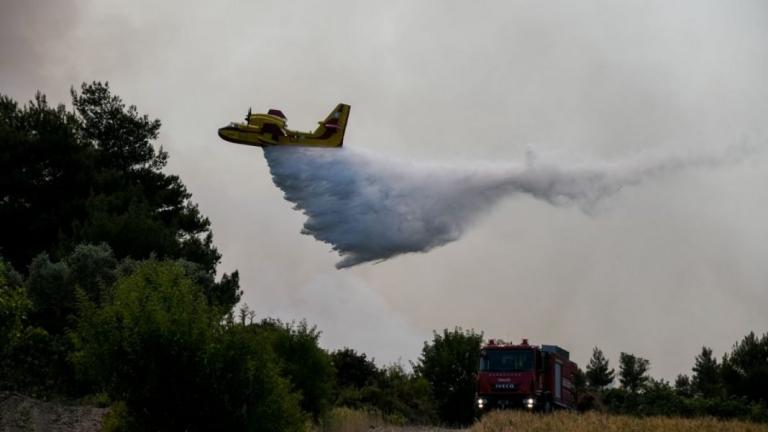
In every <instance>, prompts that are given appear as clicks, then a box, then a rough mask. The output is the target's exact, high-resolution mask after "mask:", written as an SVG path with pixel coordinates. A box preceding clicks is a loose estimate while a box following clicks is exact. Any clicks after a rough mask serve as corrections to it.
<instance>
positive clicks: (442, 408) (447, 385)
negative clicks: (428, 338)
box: [415, 327, 483, 424]
mask: <svg viewBox="0 0 768 432" xmlns="http://www.w3.org/2000/svg"><path fill="white" fill-rule="evenodd" d="M482 340H483V335H482V333H475V331H474V330H463V329H461V328H459V327H456V328H454V329H453V330H452V331H449V330H448V329H445V330H443V333H442V334H438V333H437V332H434V333H433V337H432V342H431V343H430V342H424V347H423V348H422V350H421V356H420V357H419V361H418V363H417V364H416V366H415V370H416V372H417V373H418V374H419V375H421V376H423V377H424V378H426V380H427V381H428V382H429V384H430V387H431V390H432V398H433V399H434V400H435V404H436V406H437V413H438V416H439V418H440V419H441V420H442V421H443V422H445V423H448V424H468V423H471V422H472V420H473V418H474V397H475V376H476V373H477V369H478V366H479V364H480V344H481V343H482Z"/></svg>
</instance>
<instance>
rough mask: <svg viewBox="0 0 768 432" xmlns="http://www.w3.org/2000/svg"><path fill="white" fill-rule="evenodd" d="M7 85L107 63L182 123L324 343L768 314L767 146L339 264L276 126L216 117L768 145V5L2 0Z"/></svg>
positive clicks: (690, 339) (261, 257)
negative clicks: (275, 174) (410, 248)
mask: <svg viewBox="0 0 768 432" xmlns="http://www.w3.org/2000/svg"><path fill="white" fill-rule="evenodd" d="M0 3H1V5H0V6H1V7H2V9H1V10H0V12H1V13H0V92H2V93H5V94H8V95H10V96H12V97H14V98H17V99H19V100H21V101H26V100H28V99H30V98H31V97H32V95H33V94H34V91H35V90H37V89H39V90H41V91H42V92H44V93H46V94H47V95H48V97H49V100H50V101H51V102H67V103H68V102H69V88H70V86H72V85H75V86H78V85H79V83H81V82H83V81H91V80H102V81H104V80H107V81H109V82H110V85H111V86H112V88H113V90H114V92H115V93H116V94H118V95H120V96H121V97H123V99H124V100H125V101H126V102H127V103H129V104H135V105H137V106H138V108H139V111H141V112H145V113H148V114H149V115H150V116H153V117H157V118H160V119H161V120H162V122H163V127H162V130H161V136H160V139H159V141H158V144H160V145H162V146H163V147H164V148H165V149H166V150H167V151H168V152H169V153H170V164H169V167H168V171H169V172H173V173H177V174H179V175H180V176H181V178H182V180H183V181H184V183H185V184H186V185H187V186H188V187H189V189H190V191H191V192H192V194H193V200H194V201H195V202H197V203H198V204H199V205H200V209H201V210H202V212H203V213H204V214H205V215H207V216H208V217H210V219H211V221H212V224H213V231H214V235H215V242H216V244H217V246H218V247H219V249H220V251H221V252H222V253H223V255H224V259H223V262H222V265H221V270H223V271H231V270H233V269H239V270H240V274H241V283H242V287H243V289H244V291H245V297H244V300H245V301H247V303H248V304H249V305H250V307H251V308H253V309H254V310H256V311H257V313H259V314H260V316H274V317H279V318H283V319H287V320H290V319H299V318H307V319H308V320H309V321H310V323H313V324H317V325H318V327H319V328H320V329H321V330H323V332H324V333H323V337H322V343H323V344H324V345H325V346H327V347H331V348H336V347H341V346H350V347H353V348H356V349H358V350H361V351H364V352H367V353H368V354H369V355H371V356H374V357H375V358H376V359H377V361H378V362H379V363H387V362H391V361H395V360H397V359H398V358H400V359H402V360H403V361H408V360H415V359H416V357H417V356H418V353H419V351H420V349H421V345H422V343H423V341H424V340H426V339H428V338H430V336H431V331H432V330H433V329H442V328H445V327H453V326H462V327H465V328H475V329H477V330H482V331H484V332H485V335H486V336H487V337H500V338H504V339H507V340H518V339H520V338H522V337H527V338H529V339H530V340H531V342H533V343H537V344H539V343H547V344H558V345H561V346H563V347H565V348H566V349H568V350H570V351H571V353H572V354H573V357H574V359H575V360H576V361H577V362H578V363H579V364H580V365H582V366H583V365H584V364H585V363H586V360H587V359H588V357H589V355H590V354H591V349H592V346H594V345H598V346H600V347H601V348H603V350H604V351H605V352H606V354H607V355H608V356H609V357H610V358H611V360H612V362H613V363H614V364H616V363H617V361H618V356H619V352H621V351H625V352H632V353H635V354H637V355H640V356H643V357H647V358H648V359H650V360H651V366H652V370H651V373H652V375H654V376H656V377H664V378H667V379H671V378H674V376H675V375H676V374H677V373H681V372H682V373H690V367H691V365H692V363H693V358H694V356H695V355H696V354H697V353H698V352H699V350H700V348H701V346H702V345H708V346H711V347H712V348H714V350H715V353H716V354H717V355H718V356H720V355H722V353H723V352H724V351H726V350H728V349H729V348H730V346H731V345H732V344H733V343H734V342H735V341H737V340H738V339H740V338H741V337H742V336H743V335H745V334H746V333H748V332H749V331H751V330H754V331H756V332H758V333H763V332H766V331H768V314H766V312H765V311H766V310H768V260H767V258H768V225H766V221H768V157H766V155H765V153H764V152H763V153H761V152H758V153H756V154H754V155H753V156H751V157H750V158H749V159H748V160H747V161H745V162H743V163H740V164H735V165H730V166H725V167H719V168H712V169H699V170H690V171H685V172H681V173H679V174H677V175H667V176H663V177H661V178H657V179H654V180H652V181H647V182H644V183H643V184H641V185H638V186H636V187H630V188H626V189H625V190H623V191H622V192H621V193H620V194H618V195H617V196H615V197H613V198H611V199H610V200H609V201H607V202H606V203H605V205H603V206H601V208H600V209H599V211H597V212H596V213H595V214H593V215H585V214H584V213H582V212H581V211H579V209H578V208H570V207H566V208H558V207H552V206H550V205H548V204H546V203H542V202H540V201H536V200H533V199H531V198H530V197H525V196H518V197H512V198H510V199H508V200H506V201H504V202H503V203H502V204H501V205H500V206H498V207H496V208H495V209H494V210H493V211H492V212H491V213H490V214H489V215H487V216H486V217H484V218H483V219H482V220H481V221H480V223H478V224H477V225H476V226H475V227H474V228H473V229H472V230H470V232H469V233H468V234H467V235H466V236H465V237H464V238H462V239H461V240H459V241H458V242H454V243H451V244H448V245H447V246H445V247H442V248H439V249H436V250H433V251H431V252H429V253H428V254H411V255H405V256H400V257H396V258H394V259H392V260H389V261H386V262H384V263H380V264H376V265H371V264H365V265H361V266H358V267H354V268H351V269H347V270H342V271H339V270H336V269H335V268H334V264H335V262H337V261H338V256H337V255H336V254H334V253H333V252H331V251H330V247H329V246H328V245H326V244H322V243H319V242H317V241H315V240H314V239H313V238H311V237H309V236H303V235H301V234H300V229H301V226H302V224H303V222H304V217H303V216H302V215H301V214H300V213H298V212H296V211H293V210H292V209H291V204H290V203H288V202H286V201H285V200H283V198H282V193H281V192H280V191H279V190H278V189H277V188H276V187H275V186H274V185H273V183H272V181H271V178H270V175H269V172H268V170H267V166H266V163H265V161H264V157H263V155H262V151H261V149H258V148H254V147H246V146H237V145H232V144H229V143H226V142H224V141H221V140H220V139H218V137H217V136H216V129H217V128H218V127H220V126H222V125H224V124H226V123H228V122H230V121H234V120H239V119H241V118H242V116H243V115H244V114H245V112H246V111H247V109H248V107H253V110H254V112H262V111H266V110H267V109H268V108H280V109H282V110H283V112H285V113H286V115H287V116H288V123H289V126H291V127H293V128H297V129H300V130H309V129H312V128H314V125H315V122H316V121H317V120H320V119H322V118H324V117H325V115H326V114H327V113H328V112H329V111H330V110H331V109H332V108H333V107H334V106H335V105H336V104H337V103H339V102H345V103H348V104H351V105H352V113H351V117H350V123H349V127H348V129H347V135H346V139H345V146H348V147H354V148H360V149H366V150H369V151H372V152H378V153H381V154H384V155H387V156H392V157H397V158H401V159H407V160H413V161H425V162H431V161H453V162H460V161H466V160H475V161H495V162H503V161H510V162H518V161H520V160H522V159H523V158H524V156H525V149H526V146H528V145H533V146H534V147H535V148H537V149H540V150H542V151H545V152H555V153H560V154H565V155H569V157H572V158H574V160H575V159H586V160H597V161H602V160H609V161H610V160H623V159H626V158H631V157H634V156H636V155H637V154H639V153H643V152H666V151H669V152H678V153H679V152H683V153H685V152H688V153H696V152H699V151H704V150H716V149H723V148H726V147H728V146H732V145H736V144H740V143H744V142H748V143H750V144H752V145H753V146H757V147H759V148H762V147H765V146H766V143H768V140H767V139H768V130H767V128H766V125H768V3H766V2H764V1H749V0H743V1H738V2H724V1H704V0H691V1H623V2H618V1H613V0H610V1H609V0H604V1H547V2H541V1H533V0H532V1H487V2H466V1H386V2H358V1H323V2H312V1H307V2H298V1H248V2H246V1H243V2H234V1H230V2H197V3H196V2H188V1H184V2H181V1H178V2H171V1H167V2H155V1H131V2H123V1H103V0H98V1H96V0H92V1H71V2H52V1H51V2H43V1H24V0H18V1H13V0H0Z"/></svg>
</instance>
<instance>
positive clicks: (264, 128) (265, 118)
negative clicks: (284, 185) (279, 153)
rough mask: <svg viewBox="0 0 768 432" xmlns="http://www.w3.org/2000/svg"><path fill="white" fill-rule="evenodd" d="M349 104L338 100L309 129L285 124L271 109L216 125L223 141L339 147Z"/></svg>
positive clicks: (261, 145)
mask: <svg viewBox="0 0 768 432" xmlns="http://www.w3.org/2000/svg"><path fill="white" fill-rule="evenodd" d="M349 110H350V106H349V105H346V104H338V105H337V106H336V108H335V109H334V110H333V111H331V113H330V114H328V117H326V118H325V120H323V121H320V122H318V126H317V128H316V129H315V130H314V131H312V132H298V131H294V130H290V129H288V128H287V124H286V117H285V114H283V112H282V111H280V110H276V109H271V110H269V111H268V112H267V113H266V114H251V110H250V109H249V110H248V114H247V115H246V116H245V123H230V124H229V125H228V126H224V127H223V128H220V129H219V137H221V139H223V140H225V141H229V142H233V143H237V144H245V145H252V146H258V147H270V146H299V147H341V146H342V145H343V144H344V132H345V130H346V128H347V119H348V118H349Z"/></svg>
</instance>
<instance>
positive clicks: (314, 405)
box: [249, 319, 334, 420]
mask: <svg viewBox="0 0 768 432" xmlns="http://www.w3.org/2000/svg"><path fill="white" fill-rule="evenodd" d="M249 328H250V329H251V330H252V331H254V332H256V333H258V334H262V335H264V340H265V341H266V342H267V343H269V344H270V347H271V349H272V350H273V351H274V353H275V354H276V356H277V359H278V362H279V364H280V370H281V372H282V373H283V374H284V375H285V377H286V378H287V379H288V381H289V382H290V383H291V385H292V386H293V388H294V389H296V390H297V391H298V393H299V394H300V395H301V399H300V404H301V408H302V409H303V410H304V411H306V412H307V413H309V414H311V415H312V416H313V417H314V419H315V420H319V419H320V418H322V417H323V415H325V414H326V413H327V412H328V410H329V409H330V408H331V405H332V404H333V400H332V398H333V378H334V369H333V365H332V364H331V358H330V356H329V355H328V353H327V352H326V351H325V350H323V349H322V348H320V346H319V345H318V340H319V339H320V331H318V330H317V328H316V327H310V326H309V325H308V324H307V322H306V321H303V320H302V321H300V322H298V323H284V322H282V321H280V320H275V319H265V320H263V321H262V322H261V323H259V324H256V325H250V326H249Z"/></svg>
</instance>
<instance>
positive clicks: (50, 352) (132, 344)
mask: <svg viewBox="0 0 768 432" xmlns="http://www.w3.org/2000/svg"><path fill="white" fill-rule="evenodd" d="M72 105H73V107H74V110H73V111H67V110H66V109H65V108H64V107H63V106H61V105H60V106H57V107H55V108H54V107H50V106H49V105H48V104H47V102H46V100H45V97H44V96H43V95H40V94H38V95H37V96H36V97H35V100H34V101H32V102H30V103H29V104H27V105H26V106H23V107H20V106H19V105H18V104H17V103H16V102H14V101H13V100H11V99H10V98H7V97H5V96H2V95H0V390H12V391H20V392H24V393H27V394H31V395H33V396H37V397H42V398H49V397H55V398H61V397H67V398H82V399H84V400H89V401H98V402H99V403H101V404H103V405H110V406H111V407H112V409H111V411H110V414H109V415H108V417H107V418H106V419H105V422H104V430H106V431H125V430H128V431H132V430H164V431H176V430H178V431H181V430H185V431H203V430H228V431H229V430H231V431H238V430H242V431H246V430H247V431H254V430H268V431H299V430H306V428H307V425H308V424H309V423H315V424H319V425H323V424H326V423H327V421H328V413H329V411H331V409H332V408H334V407H348V408H353V409H357V410H361V411H369V412H372V413H375V414H376V415H377V416H380V417H382V418H385V419H386V420H387V421H389V422H390V423H400V424H443V425H462V424H468V423H471V422H472V421H473V420H474V417H475V414H476V413H475V411H474V409H475V408H474V407H475V404H474V396H475V378H476V372H477V368H478V364H479V358H480V345H481V342H482V334H481V333H476V332H475V331H474V330H463V329H461V328H455V329H453V330H448V329H446V330H443V331H442V333H438V332H435V333H434V334H433V337H432V340H431V341H427V342H425V343H424V346H423V349H422V352H421V356H420V357H419V359H418V361H417V362H416V363H415V364H412V365H411V366H412V367H411V368H407V367H404V366H403V365H400V364H393V365H385V366H378V365H377V364H376V363H375V362H374V361H373V360H372V359H369V358H367V356H366V355H365V354H364V353H358V352H356V351H355V350H353V349H350V348H345V349H342V350H338V351H333V352H328V351H326V350H324V349H323V348H321V347H320V343H319V342H320V341H319V339H320V335H321V333H320V331H319V330H318V329H317V328H315V327H312V326H310V325H309V324H308V323H306V322H304V321H301V322H298V323H285V322H281V321H279V320H275V319H261V320H256V319H255V314H254V313H253V312H252V311H250V310H249V309H248V308H247V306H243V307H241V308H240V309H239V312H235V310H234V306H235V305H236V304H237V303H238V301H239V300H240V294H241V292H240V288H239V280H238V274H237V272H234V273H233V274H231V275H226V274H225V275H223V276H222V277H221V278H220V279H219V280H216V266H217V264H218V262H219V259H220V255H219V253H218V251H217V250H216V248H215V247H214V246H213V243H212V233H211V231H210V223H209V222H208V220H207V219H206V218H205V217H204V216H202V215H201V214H200V212H199V210H198V209H197V207H196V206H195V205H194V204H193V203H192V202H191V201H190V194H189V192H187V190H186V188H185V186H184V185H183V183H182V182H181V180H180V179H179V178H178V177H176V176H173V175H169V174H166V173H164V172H163V168H164V167H165V165H166V163H167V158H168V156H167V154H166V153H165V152H164V151H163V150H162V149H156V148H155V147H154V146H153V143H154V140H155V139H156V138H157V137H158V133H159V128H160V122H159V121H158V120H151V119H149V118H148V117H147V116H146V115H140V114H139V113H138V111H137V109H136V108H135V107H133V106H130V107H126V106H125V105H124V104H123V102H122V101H121V99H120V98H119V97H117V96H114V95H112V94H111V93H110V91H109V87H108V86H107V85H106V84H101V83H92V84H84V85H83V86H82V87H81V89H80V92H79V93H78V92H75V91H73V92H72ZM649 370H650V362H649V361H648V360H646V359H643V358H641V357H638V356H635V355H633V354H628V353H621V357H620V360H619V374H618V379H619V382H620V384H621V385H620V387H617V388H616V387H611V385H612V384H613V381H614V378H615V371H614V369H612V368H611V367H610V364H609V361H608V359H607V358H606V357H605V356H604V354H603V352H602V351H601V350H600V349H598V348H597V347H595V348H594V350H593V355H592V359H591V360H590V362H589V364H588V365H587V366H586V372H581V371H579V375H578V376H577V379H576V380H575V382H574V385H575V387H576V388H577V391H578V394H579V407H580V408H582V409H585V410H586V409H600V410H605V411H607V412H612V413H621V414H631V415H670V416H671V415H675V416H713V417H718V418H742V419H750V420H756V421H768V409H766V404H767V403H768V333H766V334H764V335H763V336H757V335H755V334H754V333H750V334H749V335H747V336H746V337H745V338H744V339H743V340H741V341H739V342H738V343H736V344H735V345H734V346H733V349H732V350H731V352H730V353H727V354H726V355H724V356H723V358H722V361H720V362H718V361H717V359H716V358H715V357H714V356H713V353H712V350H711V349H709V348H707V347H703V348H702V351H701V353H700V354H699V355H697V356H696V357H695V359H694V366H693V368H692V375H691V377H688V376H687V375H680V376H678V378H677V379H676V380H675V384H674V386H671V385H670V384H669V383H667V382H665V381H663V380H662V381H657V380H654V379H653V378H651V377H650V376H649V375H648V371H649Z"/></svg>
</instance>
